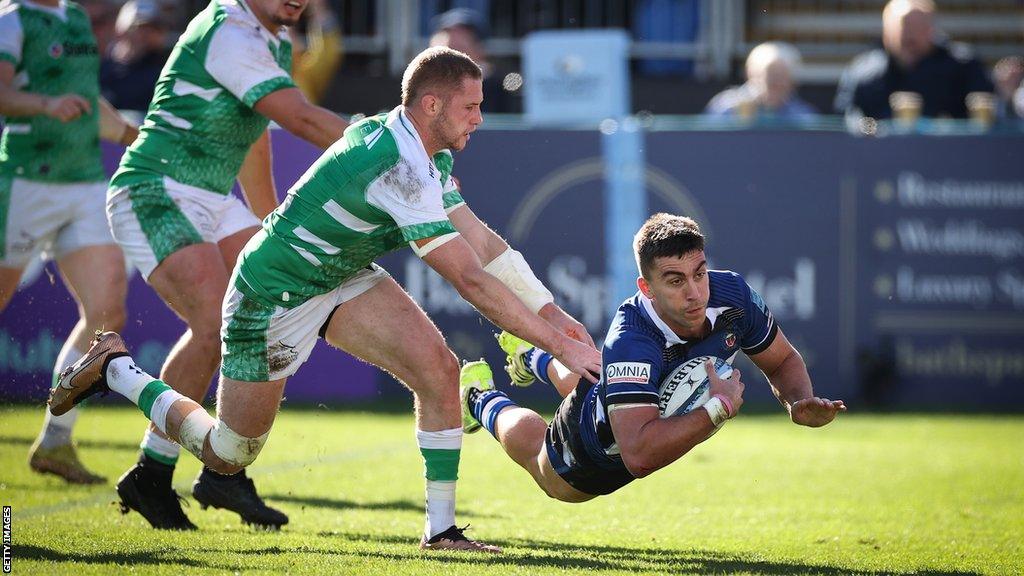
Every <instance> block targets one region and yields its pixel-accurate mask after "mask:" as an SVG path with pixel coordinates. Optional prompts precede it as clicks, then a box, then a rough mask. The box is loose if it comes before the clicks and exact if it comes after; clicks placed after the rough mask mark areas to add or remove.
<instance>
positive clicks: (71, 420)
mask: <svg viewBox="0 0 1024 576" xmlns="http://www.w3.org/2000/svg"><path fill="white" fill-rule="evenodd" d="M45 412H46V418H45V419H44V420H43V429H42V430H41V431H40V432H39V447H40V448H56V447H58V446H64V445H66V444H71V430H72V429H73V428H74V427H75V421H76V420H78V410H76V409H74V408H72V409H71V410H70V411H68V412H67V413H65V414H62V415H60V416H54V415H53V414H50V411H49V410H46V411H45Z"/></svg>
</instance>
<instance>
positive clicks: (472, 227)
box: [448, 204, 594, 348]
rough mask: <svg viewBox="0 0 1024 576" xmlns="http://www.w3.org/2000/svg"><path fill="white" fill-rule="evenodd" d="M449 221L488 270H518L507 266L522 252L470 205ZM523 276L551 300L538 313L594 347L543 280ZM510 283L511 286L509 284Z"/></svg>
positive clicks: (527, 300) (564, 332)
mask: <svg viewBox="0 0 1024 576" xmlns="http://www.w3.org/2000/svg"><path fill="white" fill-rule="evenodd" d="M448 219H449V220H451V223H452V225H454V226H455V229H456V230H458V231H459V234H461V235H462V237H463V238H465V239H466V242H468V243H469V245H470V247H472V248H473V252H475V253H476V255H477V257H478V258H480V262H482V263H483V265H484V269H485V270H487V271H488V272H491V273H493V274H494V275H496V276H499V275H500V274H501V270H500V269H501V268H505V269H508V271H509V273H510V274H511V273H513V272H514V271H515V268H514V264H513V265H512V266H509V265H507V264H508V263H510V262H512V261H513V260H514V259H516V255H517V254H518V252H516V253H515V254H512V253H510V252H509V251H511V250H512V247H511V246H509V245H508V243H507V242H505V240H504V239H503V238H502V237H501V236H499V235H498V234H497V233H495V232H494V230H491V228H490V227H489V226H487V224H485V223H484V222H483V221H482V220H480V219H479V218H478V217H477V215H476V214H475V213H474V212H473V211H472V210H471V209H470V208H469V206H467V205H465V204H463V205H462V206H459V207H458V208H456V209H454V210H452V212H451V213H450V214H449V215H448ZM520 258H521V257H520ZM522 264H525V261H523V262H522ZM522 274H524V275H528V276H530V277H532V278H531V280H535V282H536V284H537V285H538V286H537V292H544V293H545V294H544V295H543V296H544V298H545V299H547V301H546V302H545V303H543V305H542V306H540V308H539V309H538V310H537V314H538V315H539V316H540V317H541V318H543V319H544V320H546V321H547V322H548V324H551V325H552V326H554V328H555V329H556V330H558V331H559V332H561V333H562V334H565V335H566V336H568V337H570V338H572V339H574V340H577V341H579V342H582V343H584V344H586V345H588V346H590V347H591V348H594V339H593V338H591V337H590V333H589V332H587V329H586V327H584V326H583V324H581V323H580V322H578V321H577V320H576V319H575V318H573V317H572V316H570V315H569V314H567V313H566V312H565V311H564V310H562V309H561V308H560V307H559V306H558V305H557V304H555V303H554V302H553V301H551V300H550V299H548V297H549V296H550V292H548V291H547V289H546V288H544V286H543V284H541V283H540V280H536V277H535V276H534V274H533V272H532V271H530V270H529V269H527V270H524V271H522ZM499 277H500V276H499ZM501 279H502V280H503V281H504V280H505V278H501ZM506 284H508V283H507V282H506ZM524 284H529V282H524ZM523 289H524V290H529V286H528V285H524V286H523ZM513 291H515V290H513ZM517 296H519V294H517ZM520 299H521V300H523V301H524V303H525V304H526V305H527V306H530V304H531V301H530V300H531V299H530V298H525V299H524V298H523V297H522V296H520ZM538 303H540V302H538Z"/></svg>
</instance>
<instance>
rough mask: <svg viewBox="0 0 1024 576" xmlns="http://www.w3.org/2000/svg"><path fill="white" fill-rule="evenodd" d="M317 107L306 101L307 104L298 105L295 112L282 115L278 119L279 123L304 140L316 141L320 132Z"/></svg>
mask: <svg viewBox="0 0 1024 576" xmlns="http://www.w3.org/2000/svg"><path fill="white" fill-rule="evenodd" d="M315 109H316V106H313V105H312V104H310V103H309V102H306V103H305V104H303V105H301V106H298V107H297V108H296V109H295V110H294V111H293V112H291V113H289V114H284V115H282V117H281V118H280V119H278V120H277V123H278V124H280V125H281V127H282V128H284V129H285V130H287V131H289V132H291V133H292V134H294V135H296V136H298V137H299V138H302V139H303V140H307V141H310V140H314V141H315V137H316V135H317V134H318V133H319V127H318V126H317V122H316V110H315Z"/></svg>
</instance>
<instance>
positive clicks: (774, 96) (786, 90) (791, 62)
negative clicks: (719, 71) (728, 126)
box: [705, 42, 816, 121]
mask: <svg viewBox="0 0 1024 576" xmlns="http://www.w3.org/2000/svg"><path fill="white" fill-rule="evenodd" d="M800 66H801V58H800V52H799V51H797V49H796V48H794V47H793V46H791V45H789V44H786V43H784V42H765V43H764V44H759V45H758V46H756V47H755V48H754V49H753V50H751V51H750V54H749V55H748V56H747V65H746V71H747V82H746V83H745V84H743V85H742V86H733V87H731V88H728V89H727V90H725V91H723V92H720V93H719V94H718V95H716V96H715V97H714V98H712V99H711V101H710V102H708V105H707V108H706V109H705V112H706V113H707V114H709V115H711V116H722V117H732V118H741V119H746V120H755V119H757V120H768V121H771V120H783V121H799V120H808V119H811V118H813V117H814V116H815V114H816V112H815V110H814V108H813V107H812V106H811V105H810V104H808V103H807V102H804V101H803V100H801V99H800V97H799V96H798V95H797V93H796V76H797V74H798V73H799V72H800Z"/></svg>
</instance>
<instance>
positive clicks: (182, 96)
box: [111, 0, 295, 194]
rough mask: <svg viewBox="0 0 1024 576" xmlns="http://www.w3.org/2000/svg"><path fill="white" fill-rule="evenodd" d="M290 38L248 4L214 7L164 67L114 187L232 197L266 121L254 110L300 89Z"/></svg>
mask: <svg viewBox="0 0 1024 576" xmlns="http://www.w3.org/2000/svg"><path fill="white" fill-rule="evenodd" d="M291 65H292V47H291V43H290V42H289V41H288V33H287V31H286V30H284V29H282V30H281V31H279V32H278V33H277V34H276V35H275V34H273V33H271V32H270V31H268V30H267V29H266V28H264V27H263V26H262V25H261V24H260V23H259V21H258V20H257V19H256V17H255V16H254V15H253V13H252V12H251V10H250V8H249V7H248V6H247V5H246V3H245V1H244V0H213V1H212V2H210V5H209V6H207V7H206V9H205V10H203V11H202V12H200V13H199V15H197V16H196V17H195V18H194V19H193V20H192V22H190V23H189V25H188V28H187V29H186V30H185V32H184V33H183V34H182V35H181V38H180V39H179V40H178V43H177V44H176V45H175V46H174V50H173V52H171V56H170V58H169V59H168V61H167V64H166V65H165V66H164V69H163V72H161V74H160V79H159V80H158V81H157V84H156V90H155V92H154V94H153V102H152V103H151V104H150V105H149V111H148V112H147V113H146V120H145V122H143V124H142V128H141V133H140V135H139V138H138V139H137V140H136V141H135V143H133V144H132V145H131V147H129V148H128V151H127V152H126V153H125V155H124V156H123V157H122V158H121V167H120V169H119V170H118V171H117V173H116V174H114V178H113V180H112V181H111V186H129V185H131V184H134V183H136V182H139V181H142V180H150V179H152V178H153V175H154V174H156V175H160V176H169V177H171V178H172V179H174V180H176V181H178V182H181V183H182V184H188V185H190V186H195V187H197V188H202V189H203V190H209V191H211V192H217V193H220V194H229V193H230V192H231V187H232V186H233V185H234V182H235V178H237V176H238V171H239V169H240V168H241V167H242V161H243V160H245V155H246V154H247V153H248V151H249V148H250V147H251V146H252V144H253V142H255V141H256V140H257V139H258V138H259V137H260V136H261V135H262V134H263V132H264V131H265V130H266V129H267V125H268V124H269V121H268V120H267V119H266V118H265V117H263V116H261V115H260V114H258V113H257V112H255V111H254V110H253V109H252V106H253V105H255V104H256V102H257V101H259V99H260V98H263V97H264V96H266V95H267V94H270V93H271V92H274V91H276V90H280V89H282V88H289V87H292V86H295V84H294V83H293V82H292V79H291V75H290V70H291Z"/></svg>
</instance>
